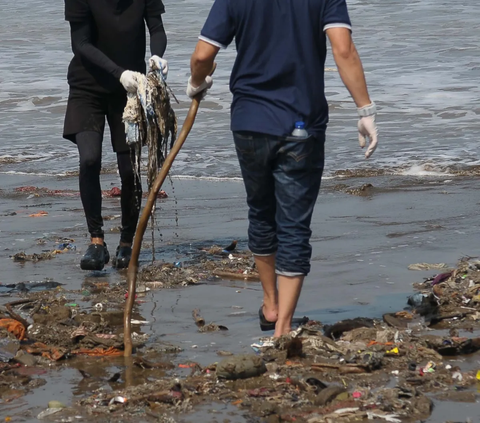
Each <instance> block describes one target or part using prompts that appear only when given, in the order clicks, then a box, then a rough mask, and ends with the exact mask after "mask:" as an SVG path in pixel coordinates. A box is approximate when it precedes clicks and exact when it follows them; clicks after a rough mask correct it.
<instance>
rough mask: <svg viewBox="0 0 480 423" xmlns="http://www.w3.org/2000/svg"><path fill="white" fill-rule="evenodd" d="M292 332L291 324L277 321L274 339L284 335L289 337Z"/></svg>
mask: <svg viewBox="0 0 480 423" xmlns="http://www.w3.org/2000/svg"><path fill="white" fill-rule="evenodd" d="M291 331H292V324H291V322H281V321H280V320H277V323H276V324H275V333H274V334H273V337H274V338H279V337H281V336H283V335H288V334H289V333H290V332H291Z"/></svg>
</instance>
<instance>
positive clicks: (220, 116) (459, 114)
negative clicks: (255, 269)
mask: <svg viewBox="0 0 480 423" xmlns="http://www.w3.org/2000/svg"><path fill="white" fill-rule="evenodd" d="M164 3H165V6H166V14H165V15H164V16H163V18H164V24H165V27H166V30H167V36H168V47H167V52H166V55H165V58H166V59H168V61H169V68H170V72H169V76H168V83H169V85H170V86H171V88H172V90H173V91H174V93H175V95H176V96H177V97H178V99H179V100H180V104H179V105H175V108H176V111H177V116H178V120H179V125H181V124H182V123H183V120H184V117H185V114H186V111H187V110H188V106H189V101H188V98H187V96H186V95H185V87H186V82H187V79H188V76H189V72H190V70H189V58H190V55H191V53H192V51H193V49H194V47H195V44H196V42H197V37H198V34H199V32H200V30H201V27H202V25H203V23H204V21H205V19H206V16H207V14H208V11H209V9H210V7H211V5H212V4H213V1H211V0H180V1H178V0H175V1H173V0H165V1H164ZM348 6H349V11H350V15H351V19H352V24H353V34H354V40H355V43H356V46H357V49H358V50H359V53H360V56H361V58H362V61H363V64H364V68H365V73H366V77H367V82H368V86H369V91H370V95H371V98H372V99H373V100H374V101H375V102H376V103H377V104H378V108H379V115H378V123H379V129H380V144H379V148H378V150H377V152H376V153H375V154H374V156H373V157H372V158H371V159H370V160H368V161H366V160H365V159H364V158H363V152H362V151H361V150H360V148H359V147H358V142H357V131H356V113H355V106H354V103H353V101H352V100H351V98H350V96H349V94H348V92H347V90H346V89H345V87H344V86H343V84H342V82H341V80H340V77H339V75H338V72H336V69H335V63H334V61H333V59H332V55H331V54H329V56H328V58H327V64H326V68H327V70H326V73H325V79H326V95H327V99H328V103H329V105H330V124H329V127H328V132H327V162H326V175H327V176H328V175H331V174H332V173H334V172H336V171H340V170H344V169H356V170H360V171H361V170H362V169H367V170H371V169H375V170H378V171H379V172H388V173H393V174H404V175H405V174H406V175H412V176H422V175H427V176H428V175H433V176H435V175H437V176H443V175H448V174H449V172H450V171H451V169H457V170H458V169H467V170H468V169H475V168H476V166H478V165H479V164H480V161H479V154H478V133H479V130H480V123H479V119H478V114H479V113H480V106H479V104H478V98H479V94H480V92H479V91H480V90H479V87H478V80H479V78H480V58H479V57H480V56H479V55H478V54H477V53H478V49H479V47H478V40H477V36H476V34H477V33H478V30H479V29H480V4H476V3H475V2H472V1H470V0H469V1H467V0H459V1H458V2H456V4H455V8H454V10H452V3H451V2H447V1H445V0H435V1H434V0H418V1H415V2H410V3H408V4H405V3H404V2H401V1H396V0H392V1H389V2H384V1H381V0H373V1H368V2H367V1H363V0H351V1H348ZM0 40H2V41H1V43H0V178H1V174H5V173H19V174H22V173H33V174H38V175H64V174H68V173H70V172H75V171H76V170H77V165H78V156H77V151H76V148H75V146H74V145H73V144H71V143H70V142H68V141H66V140H64V139H62V136H61V135H62V126H63V118H64V111H65V105H66V100H67V96H68V85H67V82H66V71H67V66H68V64H69V62H70V59H71V57H72V53H71V49H70V35H69V28H68V24H67V22H65V21H64V5H63V2H61V3H59V2H53V1H43V0H29V1H25V2H17V1H15V0H2V14H1V17H0ZM147 54H149V52H148V51H147ZM234 59H235V48H234V46H233V45H232V46H230V47H229V48H228V49H227V50H225V51H221V52H220V54H219V56H218V59H217V62H218V68H217V71H216V73H215V78H214V85H213V88H212V89H211V91H210V93H209V95H208V97H207V99H206V100H205V101H204V103H203V104H202V107H201V110H200V112H199V114H198V118H197V122H196V124H195V126H194V129H193V131H192V133H191V135H190V136H189V139H188V140H187V143H186V144H185V147H184V148H183V149H182V151H181V152H180V154H179V156H178V158H177V160H176V162H175V164H174V167H173V170H172V173H173V174H174V175H176V176H178V177H187V178H188V177H202V178H235V177H239V176H240V172H239V168H238V163H237V159H236V155H235V151H234V148H233V144H232V139H231V133H230V131H229V123H230V115H229V107H230V101H231V94H230V92H229V89H228V80H229V75H230V70H231V67H232V65H233V62H234ZM108 137H109V135H108V130H107V131H106V142H105V144H104V145H105V147H104V156H103V165H104V167H106V168H109V167H113V165H114V163H115V160H114V155H113V154H112V152H111V148H110V143H109V141H108Z"/></svg>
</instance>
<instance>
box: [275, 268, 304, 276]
mask: <svg viewBox="0 0 480 423" xmlns="http://www.w3.org/2000/svg"><path fill="white" fill-rule="evenodd" d="M275 273H276V274H277V275H280V276H287V277H290V278H294V277H296V276H307V275H306V274H305V273H301V272H285V271H283V270H278V269H277V270H275Z"/></svg>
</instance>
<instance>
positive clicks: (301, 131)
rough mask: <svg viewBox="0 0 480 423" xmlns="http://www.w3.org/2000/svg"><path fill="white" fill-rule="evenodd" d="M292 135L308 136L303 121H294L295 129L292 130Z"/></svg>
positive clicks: (298, 136)
mask: <svg viewBox="0 0 480 423" xmlns="http://www.w3.org/2000/svg"><path fill="white" fill-rule="evenodd" d="M292 137H295V138H307V137H308V132H307V130H306V129H305V123H304V122H301V121H299V122H295V129H294V130H293V132H292Z"/></svg>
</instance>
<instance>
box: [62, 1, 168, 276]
mask: <svg viewBox="0 0 480 423" xmlns="http://www.w3.org/2000/svg"><path fill="white" fill-rule="evenodd" d="M164 12H165V8H164V5H163V3H162V1H161V0H65V19H66V20H67V21H68V22H69V23H70V32H71V41H72V50H73V53H74V57H73V59H72V61H71V62H70V66H69V68H68V84H69V86H70V93H69V97H68V104H67V112H66V115H65V125H64V130H63V137H64V138H66V139H68V140H70V141H72V142H74V143H76V144H77V147H78V152H79V154H80V196H81V199H82V203H83V208H84V210H85V215H86V219H87V226H88V231H89V232H90V236H91V244H90V246H89V247H88V249H87V251H86V253H85V255H84V257H83V258H82V260H81V263H80V267H81V268H82V269H83V270H101V269H103V267H104V266H105V264H107V263H108V262H109V260H110V255H109V253H108V250H107V245H106V243H105V242H104V232H103V229H102V227H103V219H102V192H101V188H100V169H101V157H102V140H103V132H104V129H105V117H106V118H107V122H108V125H109V127H110V133H111V140H112V146H113V150H114V151H115V153H116V154H117V163H118V170H119V173H120V179H121V182H122V193H121V209H122V231H121V237H120V245H119V246H118V248H117V252H116V257H115V260H113V262H114V266H115V267H117V268H125V267H127V266H128V263H129V261H130V257H131V252H132V248H131V247H132V242H133V237H134V234H135V229H136V226H137V222H138V217H139V213H140V204H141V195H142V192H141V181H140V180H137V177H136V176H135V172H134V171H133V166H132V161H133V160H132V158H134V153H133V150H131V148H130V147H129V146H128V145H127V142H126V137H125V127H124V124H123V122H122V114H123V109H124V108H125V105H126V101H127V95H126V92H127V91H129V92H136V90H137V86H138V83H137V79H136V72H141V73H145V72H146V63H145V49H146V34H145V32H146V30H145V22H146V24H147V27H148V29H149V32H150V50H151V53H152V57H151V58H150V59H149V66H153V65H154V64H155V65H156V66H157V67H158V68H159V69H162V73H163V75H164V77H166V76H167V73H168V63H167V61H166V60H164V59H162V57H163V55H164V53H165V49H166V47H167V37H166V34H165V29H164V27H163V22H162V14H163V13H164Z"/></svg>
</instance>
